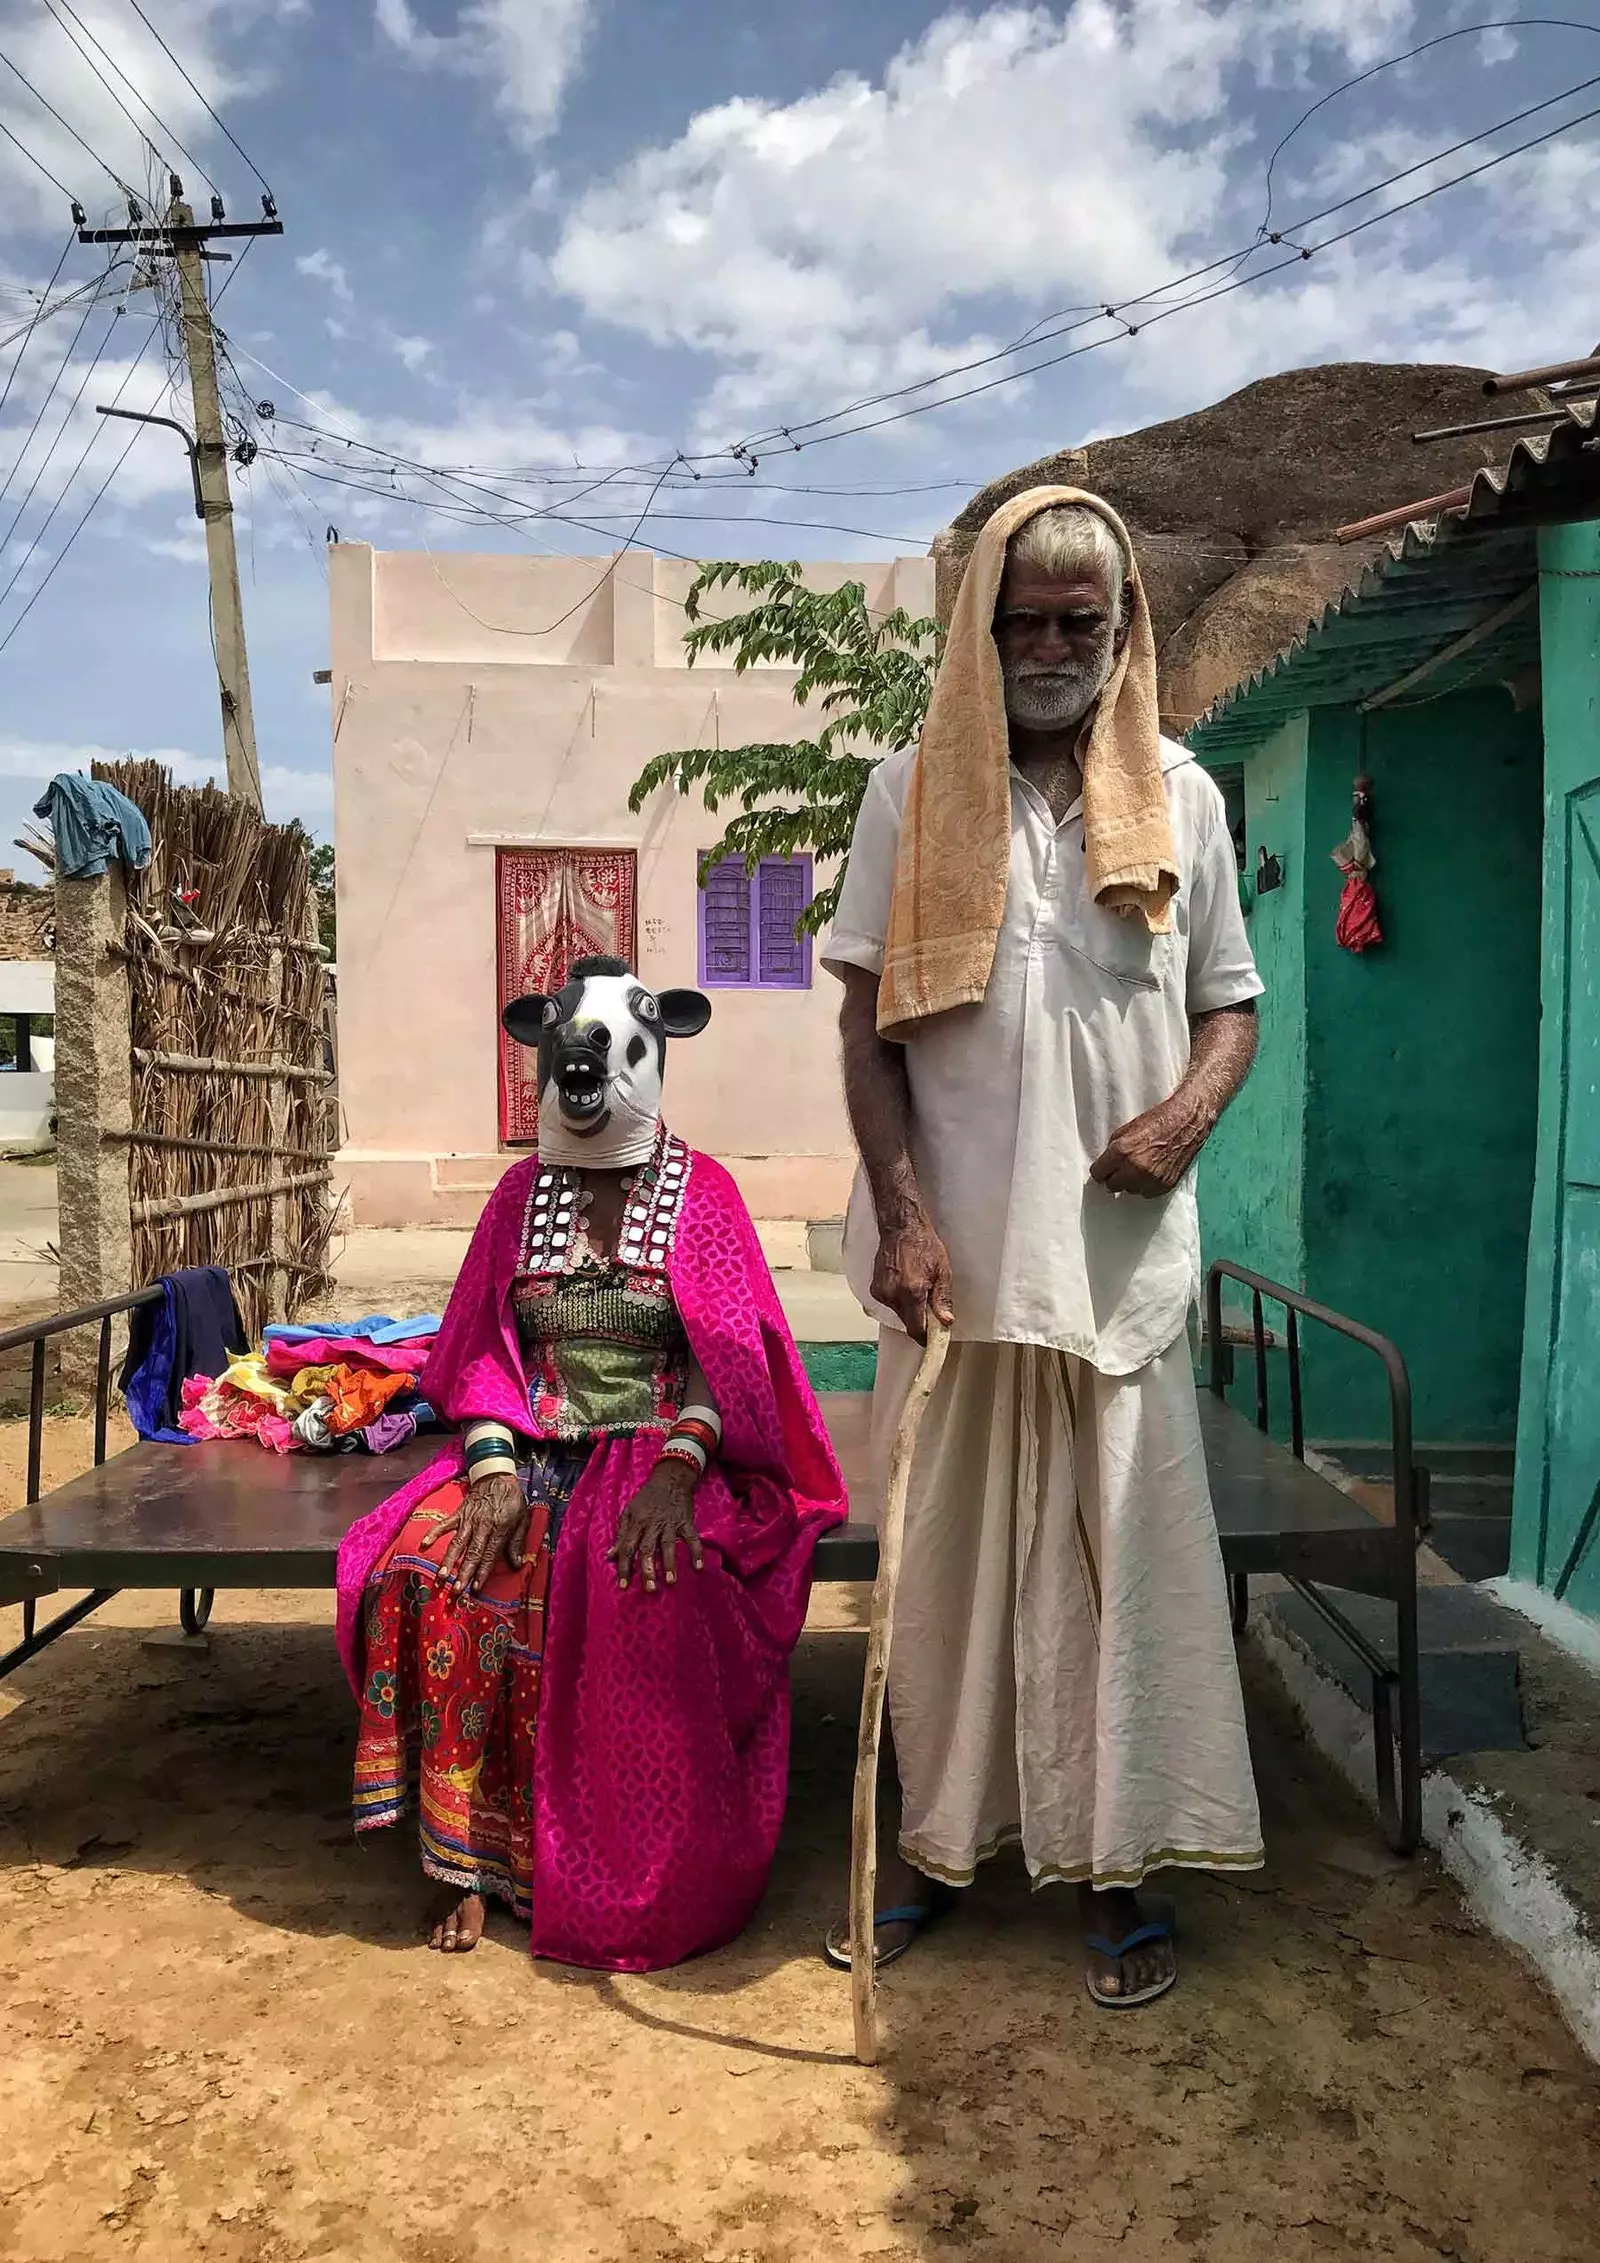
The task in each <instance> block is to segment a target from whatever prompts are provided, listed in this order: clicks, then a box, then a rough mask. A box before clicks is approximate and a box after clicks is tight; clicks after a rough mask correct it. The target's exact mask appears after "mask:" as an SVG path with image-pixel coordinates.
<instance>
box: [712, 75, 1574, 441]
mask: <svg viewBox="0 0 1600 2263" xmlns="http://www.w3.org/2000/svg"><path fill="white" fill-rule="evenodd" d="M1596 84H1600V80H1593V79H1591V80H1586V81H1585V82H1584V85H1586V86H1593V85H1596ZM1579 91H1581V90H1580V89H1579V88H1576V87H1573V88H1568V90H1567V94H1568V95H1571V94H1574V93H1577V92H1579ZM1553 99H1555V100H1562V99H1565V97H1562V96H1557V97H1554V98H1553ZM1538 107H1540V108H1547V107H1548V104H1541V105H1538ZM1595 118H1600V108H1596V109H1593V110H1585V111H1583V112H1581V113H1580V114H1579V115H1578V116H1577V117H1576V118H1568V119H1565V120H1564V121H1563V122H1562V123H1561V124H1560V125H1559V126H1552V127H1551V128H1550V129H1549V130H1548V132H1546V133H1542V134H1535V135H1532V136H1531V137H1530V138H1529V139H1528V140H1527V141H1525V142H1519V143H1518V144H1517V146H1516V147H1515V148H1514V149H1507V150H1502V151H1501V152H1500V153H1499V154H1498V155H1497V156H1494V157H1490V158H1486V159H1485V160H1484V162H1483V163H1482V164H1481V165H1474V166H1471V167H1469V168H1468V169H1467V171H1466V172H1464V173H1456V174H1452V176H1451V178H1450V179H1449V180H1448V181H1439V182H1437V183H1435V185H1434V186H1433V187H1432V188H1428V189H1423V190H1421V191H1420V192H1419V193H1418V194H1417V195H1416V196H1414V197H1407V198H1406V199H1405V200H1404V201H1403V202H1402V203H1400V204H1393V205H1389V206H1387V207H1386V208H1385V210H1383V211H1382V212H1375V213H1372V214H1369V216H1368V217H1367V218H1366V219H1365V220H1358V221H1356V222H1354V223H1353V224H1352V225H1351V226H1350V227H1348V228H1341V229H1340V230H1338V231H1337V233H1335V234H1334V235H1331V236H1327V237H1324V239H1323V240H1322V242H1321V243H1317V244H1311V245H1299V246H1295V245H1289V249H1290V253H1291V256H1290V257H1289V258H1287V259H1280V260H1277V261H1274V262H1273V264H1272V265H1270V266H1268V267H1261V268H1257V269H1256V270H1255V272H1254V273H1253V274H1250V275H1237V276H1234V277H1233V278H1231V279H1230V280H1229V281H1228V282H1226V283H1222V284H1219V285H1218V286H1217V287H1216V288H1215V289H1213V290H1209V291H1202V292H1197V293H1195V294H1194V295H1193V296H1192V297H1190V298H1187V299H1180V300H1179V301H1178V302H1177V304H1176V305H1174V306H1152V305H1151V301H1152V300H1153V299H1154V297H1155V294H1154V293H1151V294H1149V296H1148V297H1147V298H1146V299H1144V300H1132V299H1129V300H1125V301H1123V302H1121V304H1122V305H1124V306H1127V307H1129V308H1134V309H1136V310H1139V311H1141V312H1142V314H1143V319H1142V320H1141V321H1140V322H1138V323H1134V324H1130V325H1128V326H1126V327H1125V328H1124V329H1123V330H1121V331H1119V332H1117V333H1115V334H1114V335H1113V336H1111V337H1108V338H1091V339H1090V340H1088V342H1087V343H1086V344H1084V345H1081V346H1074V347H1072V348H1070V349H1069V350H1068V351H1067V352H1066V353H1061V354H1052V355H1051V356H1049V358H1048V359H1046V360H1044V361H1037V362H1030V363H1029V364H1028V365H1027V366H1026V367H1025V368H1023V369H1014V370H1008V371H1005V372H1003V373H1002V374H1001V375H1000V376H998V377H991V378H989V379H987V380H986V381H985V382H984V383H983V384H981V385H970V386H966V387H964V388H963V389H962V390H961V391H960V392H958V393H947V394H943V395H941V396H940V398H939V399H938V400H936V401H921V402H914V403H913V404H912V405H911V406H910V407H908V408H904V409H897V410H895V411H894V412H893V413H892V414H891V415H889V416H883V417H874V418H872V419H870V420H867V421H864V422H862V423H859V424H849V425H844V426H842V427H841V429H840V430H838V431H836V432H818V433H817V434H816V435H815V437H814V438H812V439H810V440H803V441H795V442H793V443H792V444H793V446H794V448H795V451H796V452H797V453H798V452H799V451H800V450H801V449H803V448H815V447H819V446H821V445H822V444H823V443H824V442H826V441H829V440H846V439H849V438H850V437H851V436H852V435H854V434H856V433H861V432H877V431H880V430H882V428H883V427H884V426H885V425H889V424H899V423H901V422H903V421H904V420H905V419H907V418H909V417H913V416H922V415H925V414H926V413H927V411H928V410H929V409H941V408H950V407H953V406H954V404H955V403H956V402H958V401H969V400H973V399H975V398H976V397H977V396H978V395H979V394H982V393H990V392H993V391H994V390H995V388H996V387H997V386H1001V385H1014V384H1016V383H1017V382H1019V380H1021V379H1023V378H1026V377H1036V376H1038V375H1039V374H1040V373H1041V372H1042V371H1044V370H1047V369H1056V368H1059V367H1060V365H1061V364H1062V363H1063V362H1068V361H1075V360H1077V359H1078V358H1079V357H1080V356H1081V355H1083V354H1091V353H1097V352H1098V351H1099V350H1100V349H1101V348H1102V347H1104V346H1113V345H1116V344H1118V343H1119V342H1120V341H1121V339H1122V338H1124V337H1132V336H1136V335H1137V334H1138V332H1139V331H1140V330H1148V329H1151V328H1153V327H1154V326H1155V324H1156V323H1158V322H1165V321H1167V320H1168V319H1169V318H1170V317H1171V316H1172V315H1175V314H1187V313H1189V312H1190V311H1192V309H1194V308H1195V307H1200V306H1209V305H1211V304H1212V303H1213V301H1215V300H1217V299H1221V298H1227V297H1229V296H1230V295H1231V294H1232V293H1233V292H1235V291H1242V290H1248V289H1249V288H1250V287H1251V285H1252V284H1255V283H1263V282H1265V281H1267V280H1268V278H1269V277H1271V276H1273V275H1280V274H1282V273H1283V272H1284V271H1285V270H1286V269H1287V268H1290V267H1294V266H1297V265H1299V264H1300V262H1301V261H1303V260H1308V259H1310V258H1312V257H1313V256H1314V255H1315V254H1316V253H1317V252H1323V251H1331V250H1332V249H1333V247H1334V246H1335V245H1336V244H1342V243H1348V242H1349V241H1350V240H1351V239H1352V238H1353V237H1355V236H1359V235H1363V234H1364V233H1365V232H1366V230H1367V229H1368V228H1375V227H1378V226H1379V225H1380V224H1381V223H1382V222H1384V221H1386V220H1393V219H1395V218H1397V217H1398V215H1399V214H1401V213H1402V212H1410V211H1413V210H1414V209H1415V208H1416V207H1417V206H1418V205H1422V204H1426V203H1428V202H1429V201H1430V200H1431V199H1432V198H1433V197H1436V196H1443V195H1444V194H1445V193H1446V192H1447V191H1448V190H1450V189H1455V188H1460V187H1461V185H1462V184H1463V183H1464V182H1466V181H1472V180H1477V179H1479V178H1480V177H1481V176H1482V175H1483V174H1485V173H1491V172H1493V171H1494V170H1495V168H1496V167H1497V166H1500V165H1506V164H1509V163H1510V161H1511V159H1512V158H1514V157H1522V156H1525V155H1526V153H1527V152H1528V151H1529V150H1530V149H1538V148H1540V147H1542V146H1543V144H1544V143H1546V142H1549V141H1554V140H1555V139H1556V138H1557V137H1558V136H1559V135H1561V134H1565V133H1571V132H1572V131H1573V129H1574V128H1575V127H1577V126H1583V125H1588V124H1589V123H1590V122H1591V120H1593V119H1595ZM1510 122H1511V121H1509V120H1506V121H1502V123H1503V124H1504V123H1510ZM1487 130H1488V131H1490V132H1495V131H1498V130H1499V129H1498V128H1495V127H1491V128H1489V129H1487ZM1471 138H1472V139H1473V140H1480V139H1482V138H1483V137H1482V136H1481V135H1474V136H1472V137H1471ZM1456 146H1457V147H1458V148H1459V147H1462V146H1464V145H1463V144H1459V143H1458V144H1457V145H1456ZM1440 154H1442V155H1446V156H1448V155H1449V154H1451V153H1450V152H1449V151H1444V152H1441V153H1440ZM1437 162H1438V157H1437V156H1435V157H1432V158H1427V159H1424V160H1423V162H1422V164H1420V165H1414V166H1409V167H1407V168H1406V172H1407V173H1418V172H1422V171H1424V170H1426V168H1427V166H1428V165H1432V164H1436V163H1437ZM1404 177H1405V176H1404V175H1394V176H1391V178H1390V180H1389V181H1386V182H1380V183H1379V184H1377V186H1378V188H1384V187H1390V186H1392V185H1393V183H1394V181H1395V180H1397V179H1401V178H1404ZM1376 193H1377V191H1376V189H1367V190H1364V191H1362V192H1361V195H1360V196H1356V197H1347V198H1345V199H1343V200H1342V202H1343V204H1344V205H1350V204H1355V203H1360V202H1361V201H1362V199H1363V197H1366V196H1371V195H1374V194H1376ZM1338 209H1340V208H1339V207H1338V206H1334V207H1330V211H1333V210H1338ZM1300 226H1301V227H1303V226H1304V223H1301V224H1300ZM1299 232H1300V228H1298V227H1297V229H1296V230H1295V233H1297V234H1298V233H1299ZM1282 240H1283V241H1284V243H1285V244H1286V245H1288V243H1289V239H1288V232H1287V231H1283V232H1282ZM1252 248H1254V247H1252ZM1222 264H1223V263H1222V262H1213V269H1215V267H1217V266H1220V265H1222ZM1169 287H1170V286H1169ZM1145 309H1149V311H1144V310H1145ZM1111 311H1113V314H1114V317H1115V310H1111ZM1071 327H1072V328H1073V329H1082V328H1083V327H1085V325H1083V324H1082V323H1075V324H1073V325H1071ZM927 382H928V383H930V384H933V383H938V382H939V380H938V379H929V380H927ZM913 389H914V388H907V389H906V390H913ZM897 397H898V396H897V395H894V394H889V395H885V396H883V398H885V399H895V398H897ZM864 405H868V406H870V405H872V404H870V403H869V404H864ZM849 413H850V412H849V411H847V410H840V411H837V412H836V414H837V415H840V416H842V415H847V414H849ZM832 421H833V420H832V419H831V418H828V417H819V418H816V419H814V420H813V422H814V423H817V424H827V423H830V422H832ZM791 429H793V430H796V431H798V430H803V429H805V428H804V427H802V426H795V427H792V428H791ZM739 445H742V446H745V447H746V448H754V447H756V446H758V445H760V443H759V442H757V441H751V442H747V443H740V444H739ZM724 452H725V453H732V452H733V451H732V450H728V451H724ZM701 460H702V461H704V460H707V459H701Z"/></svg>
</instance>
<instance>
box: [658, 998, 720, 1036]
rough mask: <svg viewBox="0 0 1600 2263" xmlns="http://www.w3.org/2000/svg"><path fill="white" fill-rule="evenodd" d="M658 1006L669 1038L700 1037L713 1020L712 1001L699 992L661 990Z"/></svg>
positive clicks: (663, 1026)
mask: <svg viewBox="0 0 1600 2263" xmlns="http://www.w3.org/2000/svg"><path fill="white" fill-rule="evenodd" d="M656 1004H657V1005H658V1006H659V1007H660V1008H661V1026H662V1028H663V1029H664V1030H665V1031H666V1033H667V1035H668V1036H669V1037H698V1036H699V1034H700V1032H701V1031H702V1030H703V1029H704V1028H705V1026H706V1023H707V1022H708V1021H709V1020H710V1019H711V1000H710V999H709V998H707V997H704V996H703V995H702V994H701V992H700V991H698V990H661V991H658V992H657V994H656Z"/></svg>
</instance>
